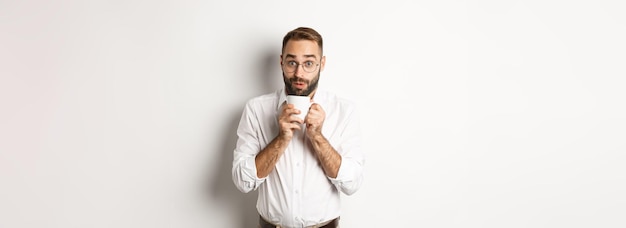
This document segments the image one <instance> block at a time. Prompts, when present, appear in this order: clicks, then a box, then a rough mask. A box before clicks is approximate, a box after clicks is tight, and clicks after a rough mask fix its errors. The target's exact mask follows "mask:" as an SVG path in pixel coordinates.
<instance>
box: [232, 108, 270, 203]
mask: <svg viewBox="0 0 626 228" xmlns="http://www.w3.org/2000/svg"><path fill="white" fill-rule="evenodd" d="M258 127H259V122H258V118H256V117H255V113H254V110H253V109H252V104H251V103H250V102H248V103H247V104H246V107H245V108H244V111H243V113H242V115H241V119H240V120H239V127H238V128H237V146H236V148H235V150H234V154H233V169H232V178H233V182H234V183H235V186H237V189H239V191H241V192H244V193H247V192H250V191H252V190H256V189H257V188H258V187H259V186H260V185H261V184H262V183H263V182H264V181H265V179H266V178H258V177H257V171H256V163H255V157H256V155H257V154H258V153H259V151H261V146H260V143H259V139H258V134H257V130H256V129H258Z"/></svg>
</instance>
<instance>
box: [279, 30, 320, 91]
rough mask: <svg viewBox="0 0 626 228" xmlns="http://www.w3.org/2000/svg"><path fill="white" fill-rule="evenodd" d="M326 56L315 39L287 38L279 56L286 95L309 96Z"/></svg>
mask: <svg viewBox="0 0 626 228" xmlns="http://www.w3.org/2000/svg"><path fill="white" fill-rule="evenodd" d="M325 63H326V57H324V56H322V53H321V50H320V48H319V46H318V45H317V43H316V42H315V41H311V40H289V41H287V44H286V45H285V50H284V51H283V54H282V55H281V56H280V65H281V68H282V70H283V81H284V82H285V90H286V91H287V95H301V96H310V95H311V94H312V93H314V92H315V91H316V89H317V84H318V82H319V77H320V72H321V71H322V70H324V65H325Z"/></svg>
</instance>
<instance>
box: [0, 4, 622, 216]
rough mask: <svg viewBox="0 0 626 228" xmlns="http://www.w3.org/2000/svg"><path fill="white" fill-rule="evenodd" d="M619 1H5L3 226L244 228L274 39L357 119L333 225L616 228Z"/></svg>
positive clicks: (276, 75)
mask: <svg viewBox="0 0 626 228" xmlns="http://www.w3.org/2000/svg"><path fill="white" fill-rule="evenodd" d="M625 11H626V7H625V4H624V3H623V2H622V1H617V0H615V1H543V0H541V1H540V0H537V1H376V2H373V1H351V2H348V1H342V2H339V1H335V2H331V1H306V2H296V1H280V2H277V1H141V0H124V1H122V0H118V1H78V0H67V1H62V0H61V1H6V0H3V1H0V102H1V103H0V104H1V106H0V110H1V112H0V227H6V228H13V227H20V228H22V227H24V228H26V227H28V228H31V227H32V228H35V227H55V228H56V227H59V228H61V227H62V228H67V227H77V228H83V227H96V228H110V227H115V228H137V227H154V228H161V227H163V228H165V227H185V228H194V227H235V228H244V227H254V226H255V224H256V220H257V215H256V212H255V209H254V204H255V202H254V201H255V197H256V195H255V194H256V193H249V194H243V193H240V192H239V191H237V190H236V188H235V187H234V185H233V183H232V181H231V177H230V169H231V162H232V150H233V149H234V146H235V140H236V138H235V137H236V135H235V129H236V127H237V122H238V120H239V117H240V114H241V111H242V109H243V105H244V103H245V101H246V100H247V99H249V98H252V97H254V96H257V95H260V94H264V93H268V92H271V91H273V90H275V89H277V88H279V87H280V86H281V83H282V81H281V76H280V68H279V63H278V60H279V57H278V56H279V54H280V45H281V41H282V36H283V35H284V34H285V33H286V32H287V31H289V30H291V29H294V28H296V27H298V26H310V27H313V28H315V29H317V30H318V31H319V32H320V33H321V34H322V35H323V37H324V39H325V40H324V41H325V54H326V56H327V65H326V70H325V71H324V72H322V76H321V81H320V87H323V88H325V89H328V90H332V91H335V92H336V93H337V94H339V95H342V96H345V97H347V98H350V99H353V100H354V101H356V102H357V103H358V104H359V105H360V108H361V109H362V112H363V116H362V125H363V134H364V137H365V148H366V149H367V150H366V154H367V163H366V181H365V183H364V185H363V187H362V188H361V190H360V191H359V192H357V193H356V194H355V195H353V196H349V197H343V202H344V212H343V215H342V227H480V228H484V227H533V228H536V227H625V226H626V220H624V215H625V214H626V194H624V192H626V168H625V165H624V164H625V163H626V105H625V103H626V99H625V98H626V89H625V87H626V79H625V76H626V67H625V63H626V54H625V53H626V42H624V41H625V40H626V16H624V15H625V14H624V12H625Z"/></svg>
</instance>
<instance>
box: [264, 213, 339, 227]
mask: <svg viewBox="0 0 626 228" xmlns="http://www.w3.org/2000/svg"><path fill="white" fill-rule="evenodd" d="M259 227H260V228H276V225H274V224H271V223H270V222H268V221H265V219H264V218H263V217H262V216H259ZM337 227H339V217H337V218H336V219H333V220H332V221H330V222H329V223H328V224H326V225H323V226H319V228H337Z"/></svg>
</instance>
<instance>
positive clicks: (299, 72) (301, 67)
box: [293, 64, 304, 76]
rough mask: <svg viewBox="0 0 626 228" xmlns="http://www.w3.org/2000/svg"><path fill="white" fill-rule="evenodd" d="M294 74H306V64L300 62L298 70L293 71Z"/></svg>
mask: <svg viewBox="0 0 626 228" xmlns="http://www.w3.org/2000/svg"><path fill="white" fill-rule="evenodd" d="M293 74H294V75H296V76H302V75H304V66H303V65H302V64H298V66H296V70H295V71H294V72H293Z"/></svg>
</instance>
